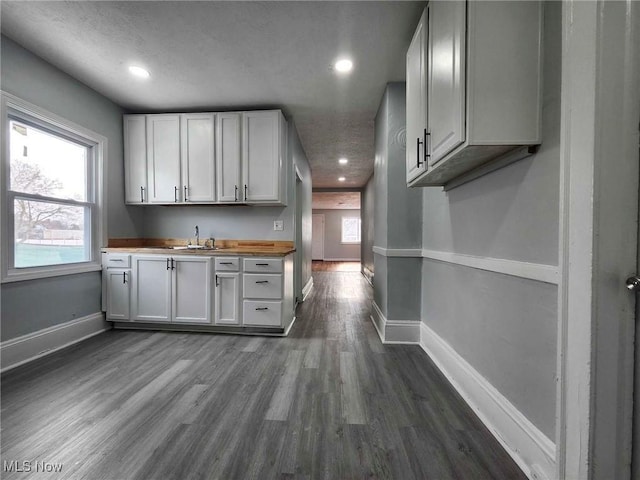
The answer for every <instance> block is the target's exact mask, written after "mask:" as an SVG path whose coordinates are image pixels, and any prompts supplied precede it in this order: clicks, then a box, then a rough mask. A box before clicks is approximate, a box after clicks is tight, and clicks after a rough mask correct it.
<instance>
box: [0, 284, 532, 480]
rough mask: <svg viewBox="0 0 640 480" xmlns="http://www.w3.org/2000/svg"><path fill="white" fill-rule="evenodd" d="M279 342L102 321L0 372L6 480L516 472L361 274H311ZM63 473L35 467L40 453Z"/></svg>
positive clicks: (505, 475) (477, 479)
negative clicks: (379, 328)
mask: <svg viewBox="0 0 640 480" xmlns="http://www.w3.org/2000/svg"><path fill="white" fill-rule="evenodd" d="M314 280H315V287H314V290H313V292H312V293H311V294H310V296H309V298H308V299H307V301H306V302H305V303H304V304H303V305H301V306H300V307H299V308H298V320H297V321H296V324H295V325H294V327H293V329H292V331H291V334H290V336H289V337H287V338H267V337H245V336H234V335H211V334H185V333H170V332H167V333H165V332H162V333H158V332H143V331H109V332H106V333H104V334H101V335H99V336H97V337H94V338H92V339H90V340H88V341H86V342H84V343H82V344H79V345H76V346H74V347H71V348H68V349H66V350H64V351H61V352H57V353H55V354H52V355H50V356H48V357H46V358H43V359H41V360H39V361H36V362H33V363H31V364H29V365H25V366H23V367H19V368H17V369H15V370H13V371H10V372H8V373H7V374H5V375H4V376H3V377H2V385H1V386H2V392H1V393H2V397H1V400H2V418H1V422H2V424H1V425H2V432H1V433H2V438H1V443H0V447H1V453H2V460H3V462H11V461H17V462H19V464H20V465H22V462H23V461H29V462H32V463H31V467H32V471H31V473H28V472H24V473H18V472H15V471H14V472H6V471H5V472H2V474H0V476H1V477H2V478H3V479H7V480H10V479H24V478H37V479H39V478H43V479H45V478H64V479H67V478H68V479H89V480H101V479H105V480H107V479H108V480H112V479H114V480H115V479H118V480H120V479H126V480H129V479H158V480H165V479H180V480H182V479H251V478H255V479H271V478H279V479H319V478H322V479H359V478H379V479H386V478H394V479H402V480H406V479H436V480H441V479H473V480H482V479H523V478H525V477H524V475H523V474H522V472H521V471H520V470H519V469H518V467H517V466H516V464H515V463H514V462H513V461H512V460H511V458H510V457H509V456H508V455H507V454H506V453H505V452H504V451H503V450H502V448H501V447H500V446H499V444H498V443H497V441H496V440H495V439H494V438H493V437H492V436H491V434H490V433H489V432H488V431H487V430H486V429H485V428H484V426H483V425H482V424H481V423H480V421H479V420H478V419H477V418H476V417H475V416H474V414H473V412H472V411H471V410H470V409H469V408H468V407H467V406H466V404H465V403H464V402H463V400H462V399H461V398H460V397H459V396H458V395H457V394H456V393H455V392H454V391H453V390H452V388H451V387H450V386H449V384H448V383H447V381H446V380H445V379H444V377H443V376H442V375H441V374H440V373H439V371H438V370H437V369H436V367H435V366H434V365H433V364H432V362H431V361H430V360H429V358H428V357H427V355H426V354H425V353H424V352H423V351H422V350H421V349H420V348H419V347H418V346H409V345H395V346H392V345H382V344H381V343H380V340H379V339H378V337H377V334H376V332H375V330H374V328H373V326H372V324H371V322H370V320H369V309H370V303H371V288H370V287H369V286H368V284H367V283H366V282H365V280H364V278H363V277H362V276H361V275H360V274H359V273H328V272H316V273H314ZM36 461H39V462H49V463H58V464H62V472H60V473H57V474H54V473H35V462H36Z"/></svg>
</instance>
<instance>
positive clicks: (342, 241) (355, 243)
mask: <svg viewBox="0 0 640 480" xmlns="http://www.w3.org/2000/svg"><path fill="white" fill-rule="evenodd" d="M345 220H357V221H358V237H359V238H358V241H355V242H349V241H345V239H344V221H345ZM340 243H341V244H342V245H360V244H361V243H362V218H361V217H341V218H340Z"/></svg>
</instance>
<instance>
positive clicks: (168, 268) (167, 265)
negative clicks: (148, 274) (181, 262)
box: [167, 258, 171, 270]
mask: <svg viewBox="0 0 640 480" xmlns="http://www.w3.org/2000/svg"><path fill="white" fill-rule="evenodd" d="M169 268H171V267H169V259H168V258H167V270H169Z"/></svg>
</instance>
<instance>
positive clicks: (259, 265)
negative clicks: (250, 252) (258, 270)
mask: <svg viewBox="0 0 640 480" xmlns="http://www.w3.org/2000/svg"><path fill="white" fill-rule="evenodd" d="M268 266H269V264H268V263H256V267H268Z"/></svg>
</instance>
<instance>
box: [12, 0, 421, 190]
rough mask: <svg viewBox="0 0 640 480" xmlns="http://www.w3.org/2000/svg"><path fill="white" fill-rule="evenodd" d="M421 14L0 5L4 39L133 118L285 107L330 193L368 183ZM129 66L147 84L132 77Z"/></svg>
mask: <svg viewBox="0 0 640 480" xmlns="http://www.w3.org/2000/svg"><path fill="white" fill-rule="evenodd" d="M423 7H424V2H405V1H377V2H331V1H322V2H306V1H300V2H295V1H294V2H279V1H274V2H242V1H237V2H236V1H229V2H219V1H209V2H207V1H205V2H189V1H182V2H165V1H141V2H136V1H127V2H124V1H115V2H101V1H78V2H67V1H63V2H57V1H56V2H38V1H28V2H27V1H7V0H3V1H2V2H1V4H0V9H1V10H0V13H1V21H2V22H1V29H2V34H3V35H7V36H8V37H10V38H12V39H13V40H15V41H16V42H18V43H19V44H21V45H23V46H24V47H25V48H27V49H28V50H31V51H32V52H34V53H35V54H36V55H38V56H40V57H42V58H43V59H45V60H47V61H48V62H50V63H52V64H53V65H55V66H57V67H58V68H60V69H62V70H64V71H65V72H67V73H68V74H70V75H71V76H73V77H75V78H77V79H78V80H80V81H81V82H83V83H85V84H86V85H88V86H90V87H91V88H93V89H94V90H96V91H98V92H100V93H101V94H103V95H104V96H106V97H108V98H110V99H111V100H113V101H114V102H115V103H117V104H119V105H121V106H122V107H123V108H125V109H126V110H128V111H131V112H164V111H197V110H203V111H207V110H208V111H216V110H235V109H237V110H240V109H250V108H281V109H282V110H283V111H284V113H285V115H286V116H287V117H288V118H292V119H293V120H294V122H295V124H296V127H297V129H298V133H299V135H300V138H301V141H302V145H303V147H304V149H305V151H306V153H307V157H308V158H309V161H310V163H311V168H312V177H313V186H314V188H321V187H324V188H326V187H337V186H340V187H361V186H363V185H364V184H365V183H366V181H367V180H368V178H369V176H370V175H371V173H372V171H373V159H374V118H375V114H376V111H377V108H378V105H379V103H380V100H381V97H382V94H383V92H384V88H385V85H386V84H387V83H388V82H392V81H404V79H405V53H406V50H407V47H408V45H409V42H410V41H411V36H412V34H413V31H414V29H415V27H416V25H417V23H418V20H419V17H420V13H421V11H422V8H423ZM339 57H349V58H351V59H352V60H353V63H354V69H353V71H352V73H351V74H348V75H339V74H337V73H336V72H334V71H333V69H332V64H333V62H334V61H335V60H336V59H337V58H339ZM131 64H137V65H141V66H144V67H145V68H147V69H148V70H149V71H150V72H151V77H150V78H149V79H148V80H146V81H141V80H137V79H135V78H133V77H132V76H131V75H129V73H128V71H127V67H128V66H129V65H131ZM340 157H346V158H348V159H349V163H348V165H346V166H340V165H338V163H337V160H338V158H340ZM339 176H345V177H346V181H345V182H338V180H337V179H338V177H339Z"/></svg>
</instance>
